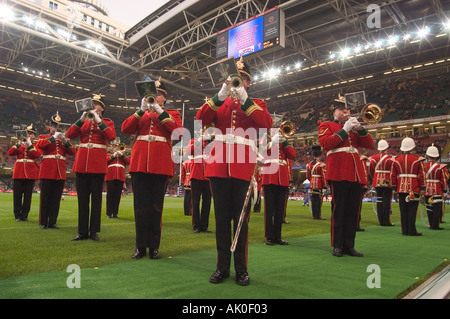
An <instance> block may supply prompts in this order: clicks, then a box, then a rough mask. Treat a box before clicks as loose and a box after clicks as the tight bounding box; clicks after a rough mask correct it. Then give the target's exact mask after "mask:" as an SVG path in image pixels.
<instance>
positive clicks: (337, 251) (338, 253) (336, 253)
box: [333, 248, 344, 257]
mask: <svg viewBox="0 0 450 319" xmlns="http://www.w3.org/2000/svg"><path fill="white" fill-rule="evenodd" d="M333 256H336V257H342V256H344V251H343V250H342V248H334V249H333Z"/></svg>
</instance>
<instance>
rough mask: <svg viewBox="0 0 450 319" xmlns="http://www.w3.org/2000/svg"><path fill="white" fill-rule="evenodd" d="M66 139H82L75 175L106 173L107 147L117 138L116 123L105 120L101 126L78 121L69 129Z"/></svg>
mask: <svg viewBox="0 0 450 319" xmlns="http://www.w3.org/2000/svg"><path fill="white" fill-rule="evenodd" d="M66 137H67V138H70V139H74V138H77V137H80V145H79V148H78V151H77V155H76V156H75V161H74V163H73V168H72V171H73V172H74V173H102V174H105V173H106V155H107V152H106V145H107V144H108V142H109V141H112V140H114V139H115V138H116V130H115V129H114V122H113V121H111V120H110V119H106V118H103V119H102V122H100V124H97V123H91V122H90V121H88V120H85V121H84V122H81V121H79V120H78V121H76V122H75V123H74V124H73V125H71V126H70V127H69V129H68V130H67V132H66Z"/></svg>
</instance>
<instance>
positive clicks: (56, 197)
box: [39, 179, 66, 226]
mask: <svg viewBox="0 0 450 319" xmlns="http://www.w3.org/2000/svg"><path fill="white" fill-rule="evenodd" d="M65 182H66V181H65V180H61V179H41V195H40V203H39V225H42V226H54V225H56V220H57V219H58V215H59V206H60V204H61V195H62V193H63V189H64V184H65Z"/></svg>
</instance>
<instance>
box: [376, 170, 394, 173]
mask: <svg viewBox="0 0 450 319" xmlns="http://www.w3.org/2000/svg"><path fill="white" fill-rule="evenodd" d="M390 172H391V171H383V170H378V169H377V170H375V173H385V174H388V173H390Z"/></svg>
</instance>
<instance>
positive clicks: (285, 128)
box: [280, 121, 295, 138]
mask: <svg viewBox="0 0 450 319" xmlns="http://www.w3.org/2000/svg"><path fill="white" fill-rule="evenodd" d="M280 134H281V135H283V136H284V138H288V137H290V136H292V135H294V134H295V124H294V123H292V122H291V121H284V122H283V123H281V125H280Z"/></svg>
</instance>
